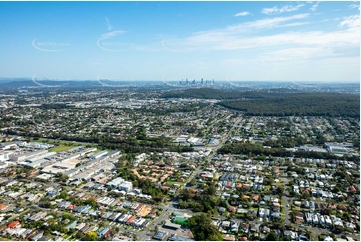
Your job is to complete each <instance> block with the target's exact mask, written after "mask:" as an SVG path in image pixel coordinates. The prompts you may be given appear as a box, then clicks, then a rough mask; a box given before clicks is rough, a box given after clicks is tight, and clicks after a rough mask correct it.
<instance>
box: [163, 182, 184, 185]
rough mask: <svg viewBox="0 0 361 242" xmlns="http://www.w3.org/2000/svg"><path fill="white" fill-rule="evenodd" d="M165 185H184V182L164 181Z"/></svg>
mask: <svg viewBox="0 0 361 242" xmlns="http://www.w3.org/2000/svg"><path fill="white" fill-rule="evenodd" d="M165 184H168V185H172V184H178V185H181V186H182V185H184V184H186V183H185V182H177V181H166V182H165Z"/></svg>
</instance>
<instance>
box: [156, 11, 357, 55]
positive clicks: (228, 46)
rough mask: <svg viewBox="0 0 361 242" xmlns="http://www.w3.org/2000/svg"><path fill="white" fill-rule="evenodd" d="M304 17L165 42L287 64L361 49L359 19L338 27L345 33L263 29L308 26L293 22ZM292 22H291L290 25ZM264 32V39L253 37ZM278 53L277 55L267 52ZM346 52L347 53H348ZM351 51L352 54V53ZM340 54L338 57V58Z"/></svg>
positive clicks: (179, 47)
mask: <svg viewBox="0 0 361 242" xmlns="http://www.w3.org/2000/svg"><path fill="white" fill-rule="evenodd" d="M307 16H308V14H305V15H301V14H299V15H294V16H290V17H279V18H271V19H265V20H258V21H253V22H246V23H242V24H238V25H233V26H229V27H226V28H224V29H216V30H210V31H202V32H197V33H194V34H192V35H190V36H188V37H186V38H180V39H168V40H165V41H164V42H162V44H163V45H164V47H165V48H169V49H170V50H172V51H197V50H198V51H202V50H204V51H215V50H218V51H234V50H239V51H240V52H239V53H245V52H244V51H252V52H253V53H254V55H256V56H257V55H263V57H262V58H268V59H274V60H277V61H284V60H288V59H311V58H326V59H327V58H331V57H332V58H338V57H340V56H342V55H343V56H350V55H351V53H353V52H355V50H356V49H357V48H359V45H360V40H359V28H358V27H357V26H359V23H358V25H357V21H358V20H359V17H358V16H349V17H347V18H345V19H344V20H343V21H342V22H341V23H340V24H339V26H340V27H342V29H339V30H335V31H331V32H325V31H288V32H283V33H274V32H265V31H263V30H264V29H266V28H268V29H271V28H276V27H290V26H300V25H304V24H309V22H292V21H291V20H295V19H302V18H306V17H307ZM290 21H291V22H290ZM260 29H261V30H262V33H263V36H259V35H254V34H255V32H256V33H257V30H260ZM270 49H272V50H275V49H276V50H277V51H274V52H269V53H268V51H269V50H270ZM346 49H347V50H346ZM350 50H351V51H350ZM336 52H337V54H336Z"/></svg>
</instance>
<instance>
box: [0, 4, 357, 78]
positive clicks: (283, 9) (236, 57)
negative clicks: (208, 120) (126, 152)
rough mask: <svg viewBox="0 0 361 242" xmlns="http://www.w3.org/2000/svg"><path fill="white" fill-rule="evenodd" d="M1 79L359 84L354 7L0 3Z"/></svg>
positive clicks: (338, 5)
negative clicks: (212, 80) (214, 80)
mask: <svg viewBox="0 0 361 242" xmlns="http://www.w3.org/2000/svg"><path fill="white" fill-rule="evenodd" d="M0 9H1V10H0V13H1V16H0V19H1V21H2V22H3V23H6V24H5V25H2V26H1V27H0V31H1V32H2V33H3V38H2V39H1V40H0V52H1V53H2V56H3V58H2V60H1V65H0V66H1V69H0V70H1V73H2V75H1V76H0V77H1V78H17V77H34V76H36V77H37V78H40V79H41V78H45V77H46V78H49V79H62V80H64V79H70V80H96V79H99V78H102V79H109V80H160V81H161V80H166V81H171V80H181V79H186V78H188V79H189V80H193V79H196V80H200V79H201V78H204V80H206V79H208V80H211V79H216V80H230V81H232V80H233V81H234V80H237V81H309V82H313V81H315V82H317V81H320V82H334V81H341V82H359V81H360V68H359V66H360V42H359V35H360V16H359V14H360V6H359V2H351V1H350V2H0Z"/></svg>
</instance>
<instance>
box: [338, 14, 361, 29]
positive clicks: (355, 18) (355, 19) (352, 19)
mask: <svg viewBox="0 0 361 242" xmlns="http://www.w3.org/2000/svg"><path fill="white" fill-rule="evenodd" d="M344 19H345V20H344V21H342V22H341V23H340V24H339V25H338V26H339V27H341V28H343V27H349V28H359V27H360V16H359V15H352V16H348V17H345V18H344Z"/></svg>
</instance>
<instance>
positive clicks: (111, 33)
mask: <svg viewBox="0 0 361 242" xmlns="http://www.w3.org/2000/svg"><path fill="white" fill-rule="evenodd" d="M124 33H126V31H124V30H114V31H112V32H108V33H105V34H102V36H101V39H110V38H113V37H115V36H118V35H120V34H124Z"/></svg>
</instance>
